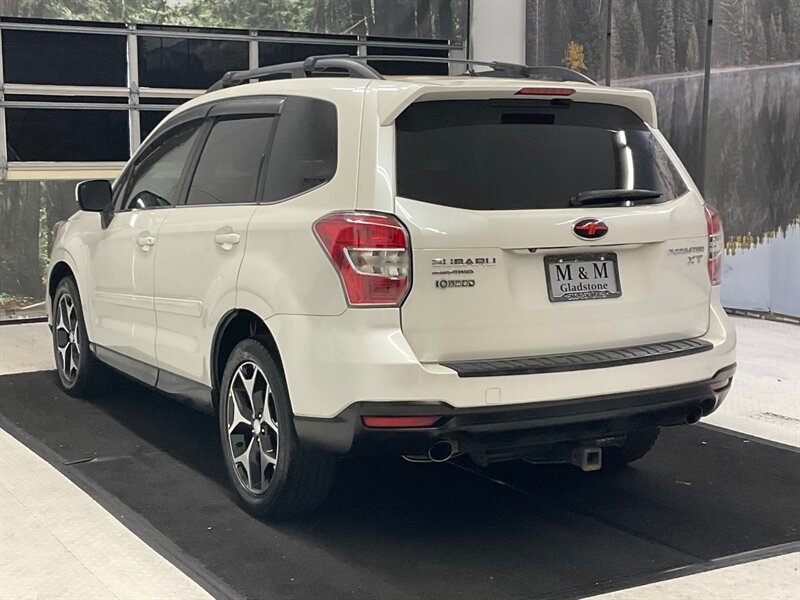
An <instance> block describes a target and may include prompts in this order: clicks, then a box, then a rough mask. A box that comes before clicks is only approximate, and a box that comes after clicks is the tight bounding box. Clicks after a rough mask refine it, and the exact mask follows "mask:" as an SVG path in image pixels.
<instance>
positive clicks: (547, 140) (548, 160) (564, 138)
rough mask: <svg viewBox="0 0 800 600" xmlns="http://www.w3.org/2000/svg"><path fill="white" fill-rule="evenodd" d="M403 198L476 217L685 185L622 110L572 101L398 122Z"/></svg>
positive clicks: (421, 115)
mask: <svg viewBox="0 0 800 600" xmlns="http://www.w3.org/2000/svg"><path fill="white" fill-rule="evenodd" d="M396 131H397V189H398V194H399V195H400V196H403V197H406V198H412V199H414V200H421V201H424V202H429V203H432V204H440V205H444V206H452V207H456V208H466V209H473V210H524V209H547V208H567V207H569V206H570V199H571V198H572V197H573V196H575V195H576V194H578V193H580V192H586V191H592V190H609V189H648V190H655V191H658V192H661V193H662V195H661V197H660V198H659V199H658V201H660V202H666V201H667V200H672V199H673V198H676V197H678V196H680V195H681V194H683V193H685V192H686V191H687V190H686V186H685V184H684V182H683V180H682V179H681V177H680V174H679V173H678V172H677V170H676V169H675V166H674V165H673V164H672V162H671V161H670V159H669V157H668V156H667V155H666V153H665V152H664V150H663V148H661V146H660V145H659V143H658V141H657V140H656V138H655V136H654V135H653V134H652V133H651V132H650V130H649V129H648V128H647V126H646V125H645V124H644V123H643V122H642V120H641V119H640V118H639V117H638V116H636V115H635V114H634V113H633V112H631V111H629V110H628V109H626V108H623V107H619V106H612V105H607V104H593V103H581V102H570V101H568V100H567V101H565V100H555V101H549V100H512V101H509V100H446V101H434V102H419V103H417V104H412V105H411V106H410V107H409V108H408V109H406V110H405V111H404V112H403V113H402V114H401V115H400V116H399V117H398V118H397V121H396Z"/></svg>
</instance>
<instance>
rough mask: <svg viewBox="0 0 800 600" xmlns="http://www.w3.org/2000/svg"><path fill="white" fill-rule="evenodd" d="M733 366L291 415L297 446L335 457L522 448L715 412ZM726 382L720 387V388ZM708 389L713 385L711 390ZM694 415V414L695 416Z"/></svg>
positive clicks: (362, 404) (666, 423)
mask: <svg viewBox="0 0 800 600" xmlns="http://www.w3.org/2000/svg"><path fill="white" fill-rule="evenodd" d="M735 370H736V365H735V364H732V365H729V366H728V367H725V368H724V369H721V370H720V371H718V372H717V373H716V374H715V375H714V376H713V377H712V378H710V379H708V380H705V381H700V382H694V383H689V384H682V385H677V386H670V387H662V388H656V389H651V390H641V391H636V392H627V393H622V394H611V395H605V396H596V397H586V398H575V399H571V400H559V401H555V402H534V403H529V404H519V405H506V406H501V407H497V406H491V407H476V408H454V407H452V406H450V405H449V404H446V403H444V402H420V401H410V402H356V403H354V404H352V405H350V406H349V407H348V408H347V409H345V410H344V411H342V412H341V413H340V414H339V415H337V416H336V417H333V418H330V419H320V418H311V417H295V418H294V423H295V428H296V430H297V434H298V436H299V437H300V440H301V441H302V442H303V443H307V444H311V445H314V446H316V447H319V448H321V449H323V450H326V451H328V452H332V453H334V454H349V453H352V454H410V455H414V454H421V453H425V452H427V450H428V448H430V446H431V444H432V443H433V442H434V441H436V440H437V439H440V438H447V439H452V440H457V441H460V442H463V443H465V444H466V445H470V444H471V445H473V446H474V445H476V444H479V445H483V446H485V447H487V448H495V447H496V448H501V447H502V448H506V449H508V448H526V447H531V446H536V445H540V444H551V443H559V442H564V441H576V440H581V439H596V438H601V437H606V436H612V435H616V434H624V433H627V432H629V431H635V430H638V429H644V428H648V427H654V426H670V425H679V424H683V423H685V422H687V420H690V419H687V416H692V415H693V416H697V415H698V414H699V415H702V416H705V415H708V414H710V413H711V412H713V411H714V410H716V409H717V408H718V407H719V405H720V404H721V403H722V401H723V399H724V398H725V396H726V395H727V393H728V390H729V389H730V381H731V380H732V377H733V374H734V372H735ZM726 379H727V380H728V383H727V385H725V386H724V387H721V388H720V387H719V383H720V382H722V381H725V380H726ZM715 384H717V385H716V388H717V389H715ZM698 411H699V412H698ZM365 415H369V416H380V415H386V416H408V415H414V416H421V415H438V416H440V418H439V419H438V420H437V421H436V424H435V426H432V427H415V428H380V429H377V428H370V427H366V426H364V424H363V422H362V416H365Z"/></svg>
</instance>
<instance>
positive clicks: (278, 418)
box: [219, 339, 334, 518]
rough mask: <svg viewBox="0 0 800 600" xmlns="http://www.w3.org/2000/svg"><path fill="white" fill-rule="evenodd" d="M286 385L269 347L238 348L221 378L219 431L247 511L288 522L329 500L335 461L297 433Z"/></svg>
mask: <svg viewBox="0 0 800 600" xmlns="http://www.w3.org/2000/svg"><path fill="white" fill-rule="evenodd" d="M292 417H293V415H292V411H291V405H290V403H289V395H288V392H287V390H286V383H285V381H284V378H283V374H282V372H281V370H280V368H279V367H278V366H277V364H276V362H275V360H274V358H273V357H272V355H271V354H270V352H269V350H268V349H267V348H266V346H265V345H264V344H263V343H261V341H259V340H257V339H248V340H244V341H242V342H240V343H239V344H237V345H236V346H235V347H234V349H233V351H232V352H231V355H230V357H229V358H228V362H227V364H226V367H225V372H224V374H223V377H222V385H221V386H220V402H219V427H220V437H221V439H222V452H223V455H224V458H225V467H226V470H227V472H228V477H229V479H230V481H231V483H232V484H233V487H234V488H235V489H236V492H237V494H238V496H239V499H240V500H241V502H242V504H243V505H244V506H245V508H246V509H247V510H248V511H249V512H251V513H253V514H255V515H258V516H263V517H270V518H282V517H288V516H292V515H296V514H300V513H303V512H307V511H310V510H313V509H314V508H316V507H317V506H319V504H321V503H322V501H323V500H324V499H325V498H326V497H327V495H328V492H329V491H330V487H331V484H332V482H333V472H334V460H333V458H332V457H330V456H329V455H326V454H324V453H322V452H319V451H317V450H314V449H311V448H308V447H304V446H302V445H301V444H300V441H299V439H298V438H297V433H296V432H295V430H294V422H293V418H292Z"/></svg>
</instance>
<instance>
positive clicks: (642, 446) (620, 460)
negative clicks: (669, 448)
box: [603, 427, 661, 469]
mask: <svg viewBox="0 0 800 600" xmlns="http://www.w3.org/2000/svg"><path fill="white" fill-rule="evenodd" d="M660 431H661V430H660V429H659V428H658V427H652V428H650V429H641V430H639V431H631V432H630V433H628V437H627V438H626V439H625V443H624V444H623V445H622V446H611V447H608V448H604V449H603V467H609V468H612V469H613V468H619V467H622V466H624V465H627V464H628V463H632V462H633V461H635V460H639V459H640V458H642V457H643V456H644V455H645V454H647V453H648V452H650V450H652V449H653V446H654V445H655V443H656V440H657V439H658V434H659V433H660Z"/></svg>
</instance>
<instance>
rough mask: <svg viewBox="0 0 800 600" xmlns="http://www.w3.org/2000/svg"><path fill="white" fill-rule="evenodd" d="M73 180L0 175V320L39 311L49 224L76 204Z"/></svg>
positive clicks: (50, 235)
mask: <svg viewBox="0 0 800 600" xmlns="http://www.w3.org/2000/svg"><path fill="white" fill-rule="evenodd" d="M75 183H76V181H74V180H50V181H0V320H7V319H31V318H40V317H43V316H44V315H45V314H46V313H45V306H44V277H45V275H46V272H47V267H48V264H49V257H50V247H51V244H52V241H53V228H54V227H55V224H56V223H57V222H58V221H62V220H64V219H67V218H68V217H69V216H70V215H71V214H72V213H74V212H75V210H76V209H77V208H78V206H77V203H76V202H75Z"/></svg>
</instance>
